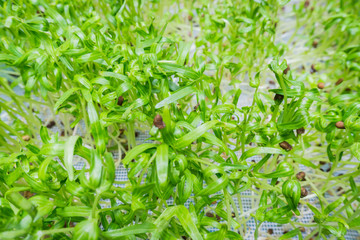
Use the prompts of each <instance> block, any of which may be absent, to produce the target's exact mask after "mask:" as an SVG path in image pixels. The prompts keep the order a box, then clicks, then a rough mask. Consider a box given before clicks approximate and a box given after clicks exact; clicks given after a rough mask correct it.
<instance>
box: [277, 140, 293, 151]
mask: <svg viewBox="0 0 360 240" xmlns="http://www.w3.org/2000/svg"><path fill="white" fill-rule="evenodd" d="M279 145H280V147H281V148H282V149H285V150H286V151H290V150H291V149H292V146H291V145H290V144H289V143H288V142H286V141H283V142H281V143H279Z"/></svg>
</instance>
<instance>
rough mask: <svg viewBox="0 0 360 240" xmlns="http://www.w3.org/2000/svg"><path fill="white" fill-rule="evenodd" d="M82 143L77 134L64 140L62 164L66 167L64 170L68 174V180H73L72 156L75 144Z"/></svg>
mask: <svg viewBox="0 0 360 240" xmlns="http://www.w3.org/2000/svg"><path fill="white" fill-rule="evenodd" d="M77 143H78V144H80V145H81V143H82V141H81V138H80V137H79V136H71V137H69V138H68V139H67V141H66V142H65V148H64V165H65V168H66V171H67V172H68V175H69V180H70V181H73V180H74V169H73V158H74V151H75V147H76V144H77Z"/></svg>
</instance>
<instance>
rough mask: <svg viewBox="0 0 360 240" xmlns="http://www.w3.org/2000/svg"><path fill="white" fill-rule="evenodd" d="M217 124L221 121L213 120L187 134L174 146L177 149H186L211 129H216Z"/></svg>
mask: <svg viewBox="0 0 360 240" xmlns="http://www.w3.org/2000/svg"><path fill="white" fill-rule="evenodd" d="M217 123H219V121H217V120H212V121H209V122H206V123H204V124H202V125H201V126H199V127H198V128H195V129H194V130H191V131H190V132H189V133H187V134H185V135H184V136H182V137H181V138H179V139H178V140H176V142H175V145H174V146H175V147H176V148H184V147H186V146H188V145H190V144H191V143H192V142H193V141H195V140H196V139H198V138H199V137H201V136H202V135H203V134H204V133H206V132H207V131H208V130H209V129H211V128H212V127H214V126H215V125H216V124H217Z"/></svg>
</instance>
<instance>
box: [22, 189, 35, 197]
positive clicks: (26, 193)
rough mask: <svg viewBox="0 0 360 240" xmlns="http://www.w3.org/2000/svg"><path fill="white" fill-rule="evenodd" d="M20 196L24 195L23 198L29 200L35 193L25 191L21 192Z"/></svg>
mask: <svg viewBox="0 0 360 240" xmlns="http://www.w3.org/2000/svg"><path fill="white" fill-rule="evenodd" d="M20 194H21V195H23V197H24V198H26V199H29V198H31V197H32V196H34V195H35V194H34V193H32V192H30V191H23V192H20Z"/></svg>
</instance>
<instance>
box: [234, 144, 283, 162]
mask: <svg viewBox="0 0 360 240" xmlns="http://www.w3.org/2000/svg"><path fill="white" fill-rule="evenodd" d="M264 153H265V154H284V155H285V154H286V151H285V150H282V149H279V148H271V147H256V148H251V149H249V150H247V151H246V152H244V153H243V154H242V155H241V157H240V160H245V159H248V158H250V157H252V156H255V155H259V154H264Z"/></svg>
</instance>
